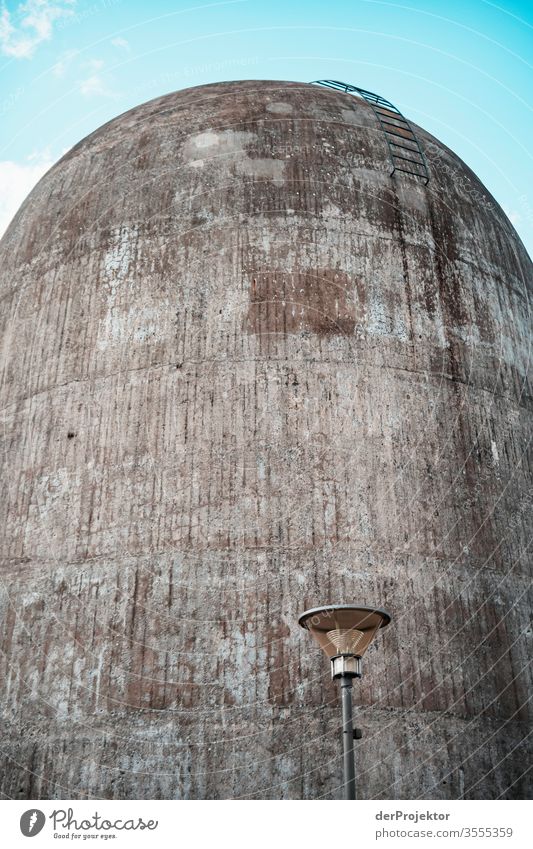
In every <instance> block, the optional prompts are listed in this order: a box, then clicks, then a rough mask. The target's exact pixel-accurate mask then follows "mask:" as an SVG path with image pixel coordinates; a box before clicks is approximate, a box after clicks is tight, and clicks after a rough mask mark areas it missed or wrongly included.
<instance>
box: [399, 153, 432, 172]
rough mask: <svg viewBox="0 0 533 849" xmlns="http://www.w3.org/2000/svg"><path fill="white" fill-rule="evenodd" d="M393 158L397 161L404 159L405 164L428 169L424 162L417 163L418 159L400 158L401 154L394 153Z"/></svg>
mask: <svg viewBox="0 0 533 849" xmlns="http://www.w3.org/2000/svg"><path fill="white" fill-rule="evenodd" d="M393 156H394V158H395V159H403V161H404V162H412V163H413V165H419V166H420V167H421V168H425V167H426V165H425V163H424V162H417V160H416V159H409V157H408V156H400V154H399V153H394V154H393Z"/></svg>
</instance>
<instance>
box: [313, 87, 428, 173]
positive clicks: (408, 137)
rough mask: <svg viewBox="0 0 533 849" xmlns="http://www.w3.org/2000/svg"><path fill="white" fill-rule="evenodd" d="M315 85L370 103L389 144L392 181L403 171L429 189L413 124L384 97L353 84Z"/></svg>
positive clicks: (421, 152)
mask: <svg viewBox="0 0 533 849" xmlns="http://www.w3.org/2000/svg"><path fill="white" fill-rule="evenodd" d="M312 85H323V86H326V87H327V88H334V89H336V90H337V91H344V92H346V93H347V94H354V93H356V94H359V95H360V96H361V97H362V98H363V99H364V100H366V102H367V103H370V105H371V107H372V110H373V112H374V115H375V116H376V117H377V119H378V121H379V123H380V126H381V129H382V130H383V133H384V135H385V138H386V140H387V146H388V148H389V154H390V160H391V163H392V171H391V174H390V175H391V177H392V175H393V174H395V173H396V172H397V171H400V172H401V173H402V174H409V175H410V176H411V177H416V178H419V179H420V180H423V182H424V185H426V186H427V184H428V183H429V170H428V166H427V162H426V157H425V156H424V153H423V151H422V148H421V147H420V143H419V141H418V139H417V137H416V135H415V131H414V130H413V128H412V126H411V124H410V123H409V121H408V120H407V118H405V117H404V116H403V115H402V113H401V112H400V110H399V109H397V108H396V106H394V104H392V103H391V102H390V101H389V100H385V98H384V97H381V95H379V94H374V92H373V91H367V90H366V89H364V88H359V87H358V86H356V85H350V83H341V82H339V81H338V80H314V82H313V83H312Z"/></svg>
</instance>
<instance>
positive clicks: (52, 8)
mask: <svg viewBox="0 0 533 849" xmlns="http://www.w3.org/2000/svg"><path fill="white" fill-rule="evenodd" d="M75 2H76V0H26V2H25V3H20V4H19V5H18V6H17V8H16V9H15V11H14V12H13V13H11V12H9V11H8V9H7V8H6V7H5V6H4V7H3V8H2V10H1V14H0V51H1V52H2V53H3V54H4V55H5V56H11V57H13V58H15V59H29V58H30V57H31V56H33V53H34V52H35V48H36V47H37V45H38V44H41V42H42V41H48V40H49V39H50V38H51V37H52V30H53V25H54V21H56V20H58V19H59V18H64V17H65V16H66V15H70V14H72V6H73V5H74V3H75Z"/></svg>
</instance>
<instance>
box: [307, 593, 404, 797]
mask: <svg viewBox="0 0 533 849" xmlns="http://www.w3.org/2000/svg"><path fill="white" fill-rule="evenodd" d="M298 622H299V624H300V625H301V626H302V628H305V629H306V630H307V631H309V632H310V633H311V635H312V636H313V637H314V638H315V640H316V641H317V643H318V645H319V646H320V648H321V649H322V650H323V651H324V652H325V653H326V654H327V656H328V657H329V659H330V661H331V677H332V678H333V679H338V680H339V681H340V686H341V693H342V732H343V733H342V745H343V753H344V798H345V799H355V761H354V750H353V741H354V738H355V739H359V738H360V737H361V733H360V732H358V731H357V730H354V727H353V724H352V680H353V679H354V678H360V677H361V658H362V657H363V655H364V653H365V652H366V650H367V648H368V647H369V645H370V643H371V642H372V640H373V639H374V637H375V635H376V633H377V631H378V630H379V628H384V627H385V625H388V624H389V622H390V616H389V614H388V613H387V612H386V611H385V610H379V609H378V608H375V607H360V606H359V605H357V606H356V605H352V604H331V605H329V607H314V608H313V609H312V610H306V611H305V613H302V615H301V616H300V618H299V619H298Z"/></svg>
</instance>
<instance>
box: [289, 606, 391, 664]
mask: <svg viewBox="0 0 533 849" xmlns="http://www.w3.org/2000/svg"><path fill="white" fill-rule="evenodd" d="M298 621H299V623H300V625H301V626H302V628H306V629H307V630H308V631H309V632H310V633H311V634H312V636H313V637H314V638H315V640H316V641H317V643H318V645H319V646H320V648H321V649H322V650H323V651H324V652H325V653H326V654H327V656H328V657H329V658H332V657H336V656H337V655H340V654H350V655H355V656H356V657H363V655H364V653H365V652H366V650H367V648H368V647H369V645H370V643H371V642H372V640H373V639H374V636H375V635H376V632H377V631H378V629H379V628H384V627H385V625H388V624H389V622H390V616H389V614H388V613H387V612H386V611H385V610H379V609H378V608H374V607H359V606H357V607H356V606H352V605H350V604H336V605H331V606H330V607H317V608H314V609H313V610H306V612H305V613H302V615H301V616H300V618H299V620H298Z"/></svg>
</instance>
